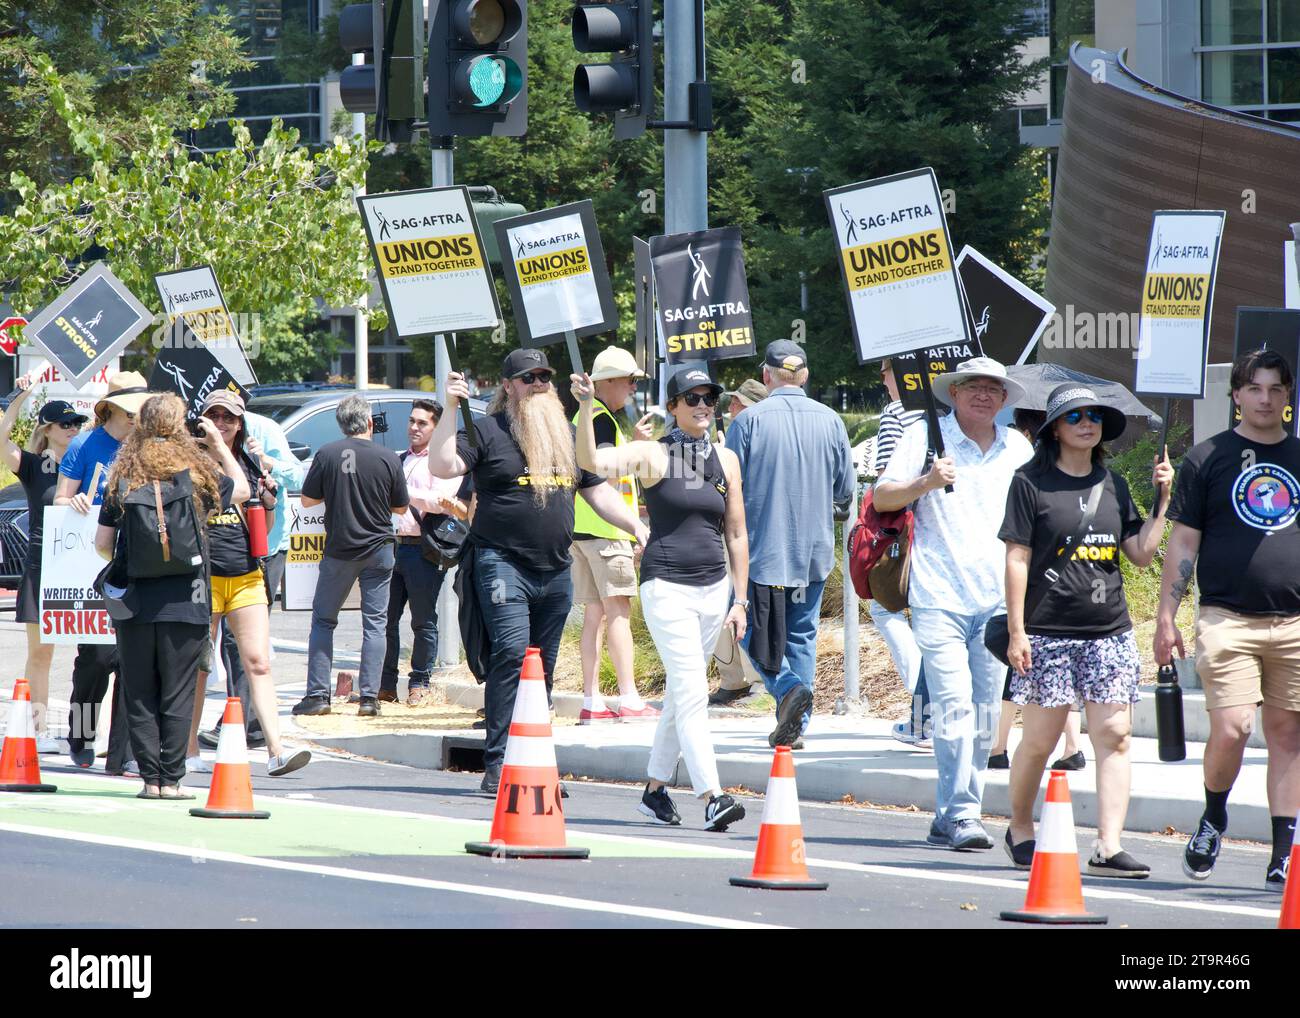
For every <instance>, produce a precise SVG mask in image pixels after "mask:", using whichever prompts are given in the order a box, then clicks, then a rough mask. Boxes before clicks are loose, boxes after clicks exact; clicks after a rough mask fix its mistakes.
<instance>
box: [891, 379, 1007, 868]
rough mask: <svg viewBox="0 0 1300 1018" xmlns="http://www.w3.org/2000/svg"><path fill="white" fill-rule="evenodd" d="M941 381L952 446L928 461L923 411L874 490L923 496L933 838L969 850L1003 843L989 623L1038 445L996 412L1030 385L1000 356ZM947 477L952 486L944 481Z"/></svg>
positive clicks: (920, 624) (917, 571) (920, 621)
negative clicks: (998, 834)
mask: <svg viewBox="0 0 1300 1018" xmlns="http://www.w3.org/2000/svg"><path fill="white" fill-rule="evenodd" d="M933 387H934V395H935V398H936V399H938V400H940V401H941V402H943V403H946V404H947V405H948V406H951V407H952V409H953V412H952V413H951V414H949V415H948V416H947V417H944V418H943V419H942V420H941V421H940V422H939V430H940V433H941V435H942V437H943V455H942V456H937V457H936V458H935V459H934V461H933V463H932V464H931V465H930V467H929V469H928V470H927V469H926V453H927V450H928V449H929V448H930V436H929V431H928V427H927V424H926V422H925V421H917V422H916V423H914V424H912V425H911V426H910V427H908V428H907V429H906V430H905V431H904V432H903V434H902V437H901V438H899V440H898V445H897V446H896V447H895V448H894V455H893V456H892V457H891V458H890V460H889V465H888V466H887V467H885V470H884V473H882V474H881V475H880V479H879V480H878V481H877V482H876V487H875V492H874V494H873V496H872V497H873V498H874V500H875V505H876V508H877V509H878V510H879V511H880V512H897V511H898V510H900V509H902V508H904V507H905V506H908V505H911V504H913V503H915V507H914V511H915V513H916V529H915V531H914V536H913V538H912V567H911V577H910V583H909V586H908V602H909V604H910V605H911V609H912V632H913V633H914V634H915V636H916V643H917V646H918V647H920V649H921V658H922V663H923V666H924V668H925V681H926V685H927V686H928V688H929V691H930V703H931V717H932V719H933V725H934V730H933V739H934V758H935V763H936V764H937V765H938V769H939V781H938V787H937V788H936V790H935V806H934V813H935V816H934V823H933V824H931V826H930V834H929V836H928V837H927V839H926V840H927V841H929V842H930V844H932V845H943V846H946V847H948V848H952V849H955V850H957V851H969V850H971V849H976V848H992V847H993V839H992V838H990V837H989V835H988V832H987V831H985V830H984V827H983V825H982V824H981V823H980V808H981V805H982V801H983V797H984V772H985V770H986V769H987V767H988V760H989V750H990V749H991V748H992V746H993V739H994V736H995V733H996V732H997V725H998V712H999V707H1000V704H1001V699H1002V679H1003V676H1004V675H1005V674H1006V666H1005V665H1003V664H1002V663H1001V662H999V661H998V660H997V658H995V657H994V656H993V655H992V654H990V653H989V652H988V649H987V648H986V647H985V646H984V626H985V625H986V624H987V623H988V620H989V619H990V618H992V617H993V616H994V615H996V614H998V613H999V612H1001V611H1002V610H1003V609H1002V604H1003V577H1004V575H1005V573H1006V547H1005V545H1003V543H1002V542H1001V541H999V540H998V530H999V529H1000V528H1001V526H1002V516H1003V513H1004V511H1005V509H1006V504H1007V490H1008V489H1009V488H1010V486H1011V477H1012V475H1013V474H1014V473H1015V472H1016V470H1017V468H1019V467H1020V466H1022V465H1023V464H1024V463H1025V462H1026V461H1027V460H1028V459H1029V458H1030V456H1031V455H1032V454H1033V449H1032V448H1031V447H1030V445H1029V442H1028V441H1027V440H1026V439H1025V437H1024V435H1022V434H1020V432H1018V431H1016V430H1015V429H1014V428H1007V427H1004V426H1003V425H1000V424H997V423H996V422H995V420H994V418H995V417H996V416H997V414H998V411H999V410H1001V409H1002V408H1003V407H1004V406H1010V405H1013V404H1014V403H1015V402H1016V401H1017V400H1018V399H1020V398H1022V397H1023V396H1024V390H1023V389H1022V388H1021V387H1020V386H1019V385H1018V384H1017V383H1016V382H1014V381H1012V380H1011V379H1009V378H1007V372H1006V368H1004V367H1003V366H1002V365H1001V364H999V363H998V362H997V361H995V360H992V359H991V358H988V357H975V358H972V359H971V360H968V361H963V362H962V363H961V364H958V365H957V370H956V371H952V372H948V373H947V374H943V375H939V376H937V377H936V378H935V379H934V383H933ZM946 485H952V487H953V490H952V491H950V492H945V491H944V490H943V489H944V487H945V486H946Z"/></svg>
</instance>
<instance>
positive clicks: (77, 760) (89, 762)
mask: <svg viewBox="0 0 1300 1018" xmlns="http://www.w3.org/2000/svg"><path fill="white" fill-rule="evenodd" d="M69 755H70V756H71V757H72V762H73V763H74V764H76V765H77V766H78V767H81V768H89V767H93V766H95V749H94V747H93V746H82V747H81V748H80V749H74V750H72V751H71V752H70V754H69Z"/></svg>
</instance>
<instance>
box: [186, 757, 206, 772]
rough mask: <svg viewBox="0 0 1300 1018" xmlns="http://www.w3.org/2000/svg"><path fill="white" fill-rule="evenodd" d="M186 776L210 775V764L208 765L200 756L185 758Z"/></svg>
mask: <svg viewBox="0 0 1300 1018" xmlns="http://www.w3.org/2000/svg"><path fill="white" fill-rule="evenodd" d="M185 773H186V774H211V773H212V764H210V763H208V762H207V761H206V760H204V759H203V757H201V756H187V757H186V758H185Z"/></svg>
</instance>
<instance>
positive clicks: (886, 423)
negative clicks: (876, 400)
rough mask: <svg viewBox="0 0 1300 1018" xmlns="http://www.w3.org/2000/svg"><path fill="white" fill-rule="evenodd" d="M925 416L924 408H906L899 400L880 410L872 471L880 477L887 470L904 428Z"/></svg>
mask: <svg viewBox="0 0 1300 1018" xmlns="http://www.w3.org/2000/svg"><path fill="white" fill-rule="evenodd" d="M924 416H925V411H924V410H904V409H903V404H902V403H901V402H900V401H899V400H894V402H892V403H890V404H888V405H887V406H886V407H885V409H884V410H882V411H880V427H879V428H878V429H877V431H876V456H875V460H874V469H873V470H872V473H874V474H875V475H876V476H877V477H879V476H880V475H881V474H883V473H884V472H885V467H887V466H888V465H889V457H890V456H892V455H894V446H896V445H897V444H898V440H899V438H900V437H902V434H903V429H905V428H906V427H908V425H910V424H913V423H915V422H916V421H919V420H921V418H923V417H924Z"/></svg>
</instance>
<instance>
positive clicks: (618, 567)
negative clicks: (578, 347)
mask: <svg viewBox="0 0 1300 1018" xmlns="http://www.w3.org/2000/svg"><path fill="white" fill-rule="evenodd" d="M643 376H644V372H642V371H641V370H640V369H639V368H638V367H637V365H636V360H635V359H634V358H633V357H632V355H631V354H630V353H628V352H627V351H626V350H621V349H619V348H618V347H616V346H611V347H608V348H606V349H605V350H603V351H602V352H601V353H600V355H599V356H597V357H596V360H595V362H594V363H593V364H592V367H591V379H592V381H593V382H595V389H596V404H595V407H594V422H593V424H594V427H595V432H596V445H597V447H600V446H609V445H612V446H615V447H617V446H620V445H622V444H623V443H624V442H626V441H627V440H628V439H627V437H626V436H625V435H624V433H623V427H622V425H620V423H619V418H620V417H622V409H623V406H624V405H625V404H626V403H627V401H628V400H629V399H631V398H632V395H633V393H635V392H636V380H637V379H638V378H641V377H643ZM653 421H654V417H653V415H651V414H647V415H646V416H644V417H642V418H641V420H639V421H638V422H637V423H636V425H635V427H634V428H633V431H634V432H635V437H636V438H637V439H639V440H643V441H644V440H648V439H649V438H650V437H651V427H652V422H653ZM574 422H575V423H576V422H577V417H576V416H575V417H574ZM606 483H607V484H609V485H610V486H611V487H613V488H614V489H616V490H617V491H618V492H619V494H621V495H622V496H623V501H624V502H625V503H626V504H627V506H628V508H629V509H631V510H632V512H634V513H636V512H638V507H637V498H636V484H635V483H634V481H633V480H632V477H631V476H630V475H629V476H627V477H620V478H618V479H617V480H610V481H607V482H606ZM573 509H574V523H573V547H572V549H571V551H572V556H571V557H572V559H573V569H572V576H573V599H574V601H576V602H578V603H580V604H581V605H582V606H583V619H582V644H581V646H582V711H581V713H580V714H579V715H578V724H580V725H590V724H596V723H601V722H612V721H640V720H647V719H649V720H653V719H654V718H657V717H658V716H659V711H657V710H655V708H653V707H650V706H648V705H647V704H646V703H645V702H644V701H643V700H642V699H641V694H640V693H638V692H637V689H636V678H635V676H634V675H633V672H632V621H631V618H632V598H633V597H634V596H635V595H636V592H637V581H636V566H635V565H634V563H633V557H632V540H631V537H630V535H628V534H626V533H624V532H623V531H621V530H619V529H618V528H617V527H614V526H613V525H611V524H609V523H606V522H605V521H604V520H602V519H601V518H600V517H599V516H597V515H596V514H595V512H594V511H593V510H592V509H591V507H590V506H589V505H587V503H586V501H585V500H583V499H580V498H579V499H575V500H574V506H573ZM602 624H603V625H604V627H605V629H606V630H607V632H608V644H609V658H610V661H611V662H612V663H613V665H614V675H615V677H616V678H617V679H618V710H617V712H616V711H612V710H610V709H609V708H608V706H607V705H606V703H605V699H604V697H602V696H601V693H600V685H599V682H598V681H597V676H598V675H599V673H600V645H601V627H602Z"/></svg>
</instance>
